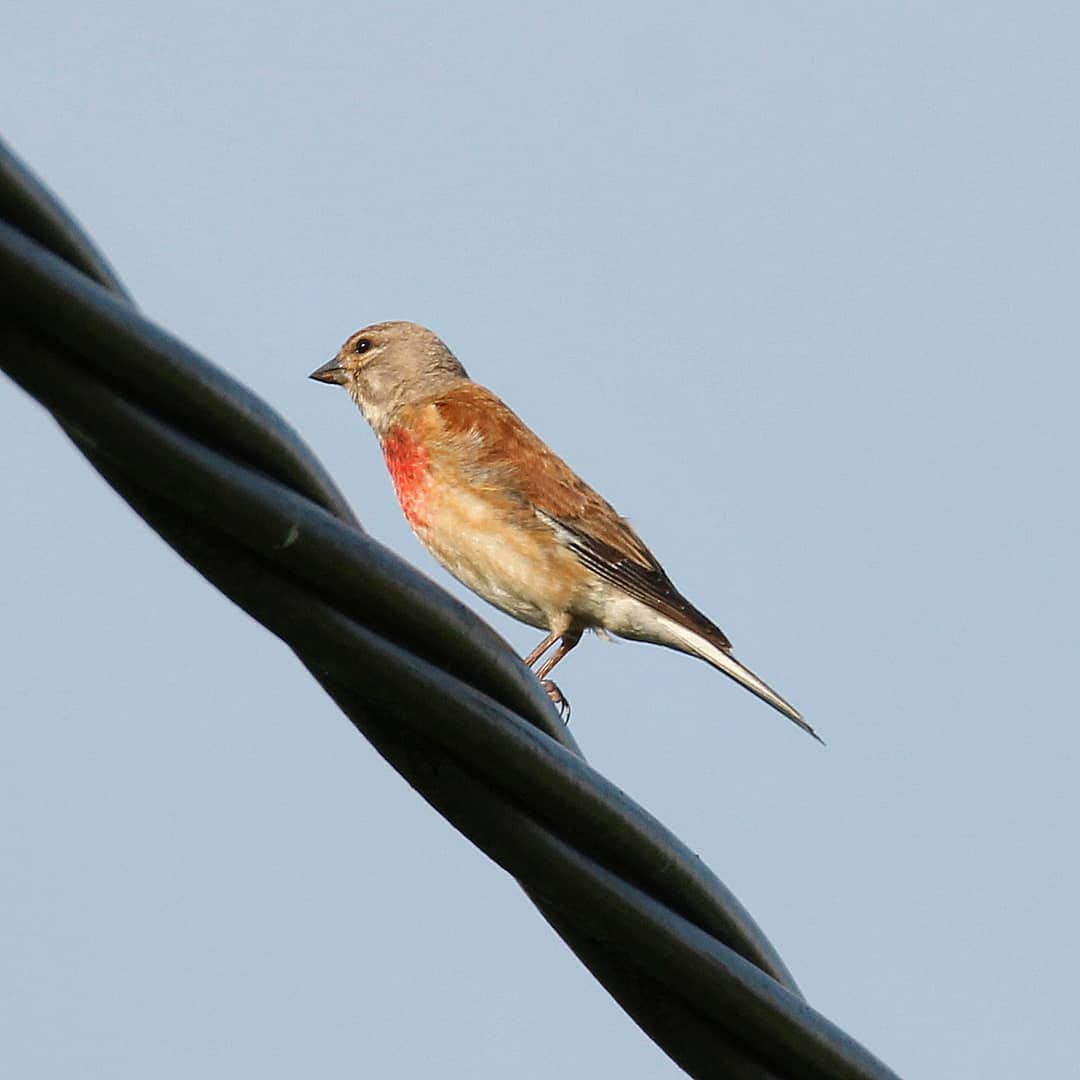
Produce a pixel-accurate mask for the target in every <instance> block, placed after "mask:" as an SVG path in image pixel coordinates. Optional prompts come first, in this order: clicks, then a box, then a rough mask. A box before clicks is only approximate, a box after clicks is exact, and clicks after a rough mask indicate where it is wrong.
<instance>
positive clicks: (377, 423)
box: [310, 322, 468, 438]
mask: <svg viewBox="0 0 1080 1080" xmlns="http://www.w3.org/2000/svg"><path fill="white" fill-rule="evenodd" d="M310 378H312V379H315V380H316V381H318V382H324V383H337V384H338V385H339V386H343V387H345V389H346V390H348V391H349V394H350V396H351V397H352V399H353V400H354V401H355V402H356V404H357V405H359V406H360V411H361V412H362V413H363V414H364V417H365V418H366V419H367V421H368V423H369V424H371V426H372V428H374V430H375V434H376V435H378V436H379V437H380V438H381V437H382V435H383V434H384V433H385V432H386V431H387V430H388V428H389V427H391V426H392V423H393V418H394V415H395V413H396V412H397V411H398V410H399V409H400V408H401V407H402V406H404V405H410V404H412V403H413V402H416V401H422V400H424V399H425V398H429V397H435V396H436V395H438V394H440V393H443V392H444V391H446V390H449V389H451V388H452V387H453V386H454V385H455V384H456V383H459V382H461V381H462V380H463V379H467V378H468V376H467V375H466V374H465V369H464V368H463V367H462V366H461V364H460V363H458V361H457V358H456V357H455V356H454V354H453V353H452V352H451V351H450V350H449V349H448V348H447V347H446V346H445V345H444V344H443V342H442V341H441V340H440V339H439V338H438V337H436V336H435V334H433V333H432V332H431V331H430V330H427V329H425V328H424V327H423V326H418V325H417V324H416V323H410V322H384V323H376V324H375V325H374V326H367V327H365V328H364V329H363V330H357V331H356V333H355V334H353V335H352V336H351V337H350V338H349V339H348V340H347V341H346V342H345V344H344V345H342V346H341V348H340V349H339V350H338V353H337V355H336V356H335V357H334V358H333V359H332V360H331V361H330V362H329V363H326V364H323V366H322V367H321V368H319V369H318V370H316V371H313V372H312V373H311V376H310Z"/></svg>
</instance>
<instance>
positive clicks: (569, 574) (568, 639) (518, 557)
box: [309, 322, 822, 742]
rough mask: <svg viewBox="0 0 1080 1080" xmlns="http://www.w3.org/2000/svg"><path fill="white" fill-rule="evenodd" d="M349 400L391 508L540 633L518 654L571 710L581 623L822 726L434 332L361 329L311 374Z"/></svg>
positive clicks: (452, 567)
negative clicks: (685, 657) (569, 670)
mask: <svg viewBox="0 0 1080 1080" xmlns="http://www.w3.org/2000/svg"><path fill="white" fill-rule="evenodd" d="M309 377H310V378H312V379H314V380H316V381H317V382H322V383H329V384H331V385H339V386H342V387H344V389H345V390H347V391H348V393H349V396H350V397H351V398H352V399H353V401H354V402H355V403H356V404H357V405H358V406H359V408H360V411H361V413H363V415H364V418H365V419H366V420H367V422H368V423H369V424H370V425H371V428H372V430H373V431H374V433H375V436H376V438H377V439H378V441H379V445H380V447H381V448H382V452H383V456H384V458H385V460H386V465H387V467H388V469H389V472H390V477H391V479H392V481H393V485H394V489H395V491H396V493H397V497H398V501H399V502H400V504H401V509H402V511H403V513H404V515H405V518H406V519H407V521H408V523H409V525H410V526H411V527H412V530H413V532H414V533H415V534H416V536H417V537H418V538H419V540H420V541H421V543H423V545H424V546H425V547H426V548H427V549H428V551H429V552H430V553H431V554H432V555H433V556H434V557H435V559H436V560H437V561H438V562H439V563H441V564H442V565H443V566H444V567H445V568H446V569H447V570H448V571H449V572H450V573H451V574H452V575H453V576H454V577H455V578H457V579H458V580H459V581H460V582H462V584H464V585H465V586H467V587H468V588H469V589H471V590H472V591H473V592H474V593H477V594H478V595H479V596H481V597H483V599H485V600H487V601H488V602H489V603H491V604H493V605H494V606H495V607H496V608H498V609H499V610H501V611H503V612H505V613H506V614H507V615H510V616H512V617H513V618H515V619H518V620H520V621H521V622H523V623H526V624H528V625H530V626H533V627H535V628H537V629H540V630H544V631H546V636H545V637H544V639H543V640H542V641H541V642H540V643H539V644H538V645H537V647H536V648H535V649H533V651H532V652H531V653H529V655H528V656H526V657H524V662H525V664H526V665H527V666H528V667H529V668H532V669H534V670H535V674H536V676H537V678H538V679H539V680H540V681H541V683H542V684H543V686H544V689H545V690H546V691H547V692H548V695H549V696H550V697H551V699H552V701H553V702H554V703H555V705H556V706H557V707H558V708H559V710H560V712H562V713H563V715H564V717H565V718H566V719H568V718H569V702H568V701H567V700H566V698H565V696H564V695H563V694H562V692H561V690H560V689H559V687H558V686H557V685H556V684H555V683H554V682H552V681H551V679H550V678H549V676H550V674H551V672H552V670H553V669H554V668H555V666H556V665H557V664H559V663H560V662H561V661H562V660H563V659H565V657H566V655H567V654H568V653H569V652H570V651H571V650H572V649H573V648H574V647H575V646H576V645H577V644H578V642H579V641H580V640H581V637H582V634H583V633H584V632H585V631H586V630H592V631H594V632H596V633H597V634H599V635H601V636H602V637H607V636H608V635H611V634H614V635H615V636H616V637H620V638H625V639H629V640H632V641H644V642H651V643H653V644H656V645H663V646H666V647H668V648H670V649H675V650H678V651H679V652H683V653H687V654H689V655H691V656H696V657H699V658H700V659H702V660H705V661H706V662H708V663H709V664H711V665H712V666H713V667H715V668H718V669H719V670H720V671H722V672H723V673H724V674H725V675H727V676H729V677H730V678H732V679H734V680H735V682H737V683H739V684H740V685H742V686H743V687H745V688H746V689H747V690H749V691H750V692H751V693H752V694H755V695H757V697H759V698H761V700H762V701H765V702H767V703H768V704H769V705H771V706H772V707H773V708H774V709H776V710H777V711H778V712H780V713H781V714H783V715H784V716H786V717H787V718H788V719H789V720H791V721H793V722H794V723H795V724H797V725H798V726H799V727H800V728H802V729H803V730H804V731H806V732H808V733H809V734H810V735H812V736H813V737H814V738H815V739H817V740H818V742H821V741H822V740H821V738H820V737H819V736H818V735H817V733H816V732H815V731H814V729H813V728H812V727H811V726H810V725H809V724H808V723H807V722H806V721H805V720H804V719H803V717H802V715H801V714H800V713H799V712H798V710H797V709H795V708H794V707H793V706H792V705H790V704H788V702H787V701H785V700H784V699H783V698H782V697H781V696H780V695H779V694H778V693H777V692H776V691H775V690H773V689H772V688H771V687H770V686H768V685H767V684H766V683H765V682H764V681H763V680H762V679H760V678H759V677H758V676H757V675H755V674H754V672H753V671H751V670H750V669H749V668H748V667H747V666H746V665H745V664H742V663H741V662H740V661H738V660H736V659H735V657H734V655H733V654H732V647H731V642H730V641H729V640H728V637H727V635H726V634H725V633H724V632H723V631H722V630H721V629H720V628H719V627H718V626H716V624H715V623H713V622H712V621H711V620H710V619H709V618H707V617H706V616H705V615H703V614H702V613H701V612H700V611H698V609H697V608H695V607H694V606H693V605H692V604H691V603H690V602H689V601H688V600H687V599H686V598H685V597H684V596H683V595H682V594H681V593H680V592H679V591H678V590H677V589H676V588H675V586H674V585H673V584H672V582H671V579H670V578H669V577H668V575H667V573H666V572H665V571H664V569H663V567H662V566H661V565H660V563H659V561H658V560H657V558H656V556H655V555H653V553H652V552H651V551H650V550H649V549H648V548H647V547H646V546H645V544H644V542H643V541H642V540H641V538H640V537H639V536H638V534H637V532H635V530H634V528H633V527H632V526H631V525H630V523H629V522H628V521H627V520H626V519H625V518H623V517H621V516H620V515H619V514H618V513H616V511H615V509H614V508H613V507H612V506H611V504H610V503H608V502H607V501H606V500H605V499H604V498H602V497H601V496H600V495H598V494H597V493H596V491H594V490H593V489H592V488H591V487H590V486H589V485H588V484H586V483H585V481H584V480H582V479H581V478H580V477H579V476H578V475H577V474H576V473H575V472H574V471H573V470H572V469H571V468H570V467H569V466H568V465H567V464H566V463H565V462H564V461H563V460H562V459H561V458H560V457H558V456H557V455H556V454H555V452H554V451H553V450H551V449H550V448H549V447H548V446H547V444H546V443H545V442H544V441H543V440H542V439H541V438H540V437H539V436H538V435H536V434H535V433H534V432H533V431H532V430H531V429H530V428H529V427H527V426H526V424H525V423H524V422H523V421H522V420H521V419H520V418H519V417H518V416H517V415H516V414H515V413H514V412H512V411H511V410H510V408H509V407H508V406H507V405H506V404H504V403H503V401H502V400H501V399H500V398H498V397H497V396H496V395H495V394H494V393H493V392H492V391H491V390H489V389H487V388H486V387H484V386H482V385H481V384H480V383H477V382H474V381H473V380H472V379H470V378H469V376H468V374H467V373H466V371H465V368H464V367H463V366H462V364H461V363H460V362H459V361H458V359H457V357H455V356H454V354H453V353H452V352H451V351H450V349H449V348H448V347H447V346H446V345H445V344H444V343H443V341H442V340H441V339H440V338H439V337H438V336H436V335H435V334H434V333H433V332H432V331H431V330H428V329H427V328H426V327H423V326H420V325H419V324H417V323H412V322H381V323H375V324H374V325H372V326H367V327H365V328H364V329H362V330H357V331H356V332H355V333H354V334H352V335H351V336H350V337H349V338H348V339H347V340H346V341H345V343H344V344H343V345H342V346H341V348H340V349H339V350H338V352H337V353H336V354H335V355H334V356H333V358H332V359H331V360H329V361H328V362H327V363H325V364H323V365H322V366H321V367H319V368H317V369H316V370H315V371H313V372H312V373H311V375H310V376H309Z"/></svg>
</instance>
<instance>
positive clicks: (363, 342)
mask: <svg viewBox="0 0 1080 1080" xmlns="http://www.w3.org/2000/svg"><path fill="white" fill-rule="evenodd" d="M354 348H355V349H356V351H357V352H367V351H368V349H370V348H371V341H370V340H369V339H368V338H366V337H362V338H361V339H360V340H359V341H358V342H357V343H356V345H355V346H354Z"/></svg>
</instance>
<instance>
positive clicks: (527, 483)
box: [428, 383, 730, 648]
mask: <svg viewBox="0 0 1080 1080" xmlns="http://www.w3.org/2000/svg"><path fill="white" fill-rule="evenodd" d="M428 407H429V408H430V407H433V408H434V410H435V411H436V412H437V414H438V417H439V420H440V421H441V424H440V425H439V426H440V427H441V429H442V433H443V434H444V435H445V436H446V437H447V444H448V446H461V447H467V448H468V449H467V457H466V460H464V461H463V462H462V464H463V465H464V466H465V468H466V470H467V471H468V472H469V474H470V476H471V479H472V480H473V481H474V482H476V483H481V484H485V485H491V486H493V487H497V488H498V489H499V490H501V491H503V492H506V493H508V494H510V495H511V496H512V497H514V498H516V499H518V500H520V501H521V502H522V503H523V504H526V505H527V506H528V508H529V509H530V510H531V511H532V512H533V513H534V514H535V515H536V516H537V519H538V520H539V521H542V522H546V523H547V524H548V525H549V526H550V527H552V528H555V529H556V530H557V531H558V532H560V533H561V535H562V538H563V541H564V543H565V544H566V545H567V547H568V548H569V549H570V550H571V551H572V552H573V553H574V555H575V556H576V557H577V558H578V560H579V561H580V562H581V563H582V565H583V566H585V567H587V568H588V569H589V570H591V571H592V572H593V573H594V574H596V575H597V576H598V577H600V578H603V579H604V580H605V581H607V582H610V583H611V584H612V585H615V586H617V587H618V588H620V589H623V590H624V591H625V592H626V593H628V594H629V595H630V596H633V597H634V598H635V599H637V600H640V601H641V602H642V603H645V604H648V605H649V606H650V607H653V608H655V609H656V610H657V611H659V612H661V613H663V614H665V615H667V616H668V617H670V618H672V619H674V620H675V621H676V622H678V623H681V624H683V625H685V626H689V627H692V628H693V629H695V630H697V631H698V632H699V633H702V634H703V635H704V636H706V637H707V638H708V639H709V640H711V641H713V642H714V643H715V644H716V645H717V646H719V647H720V648H730V642H729V641H728V639H727V637H726V636H725V635H724V633H723V631H722V630H720V628H719V627H717V626H716V625H714V624H713V623H712V622H711V621H710V620H709V619H708V618H706V616H704V615H703V614H702V613H701V612H700V611H698V610H697V608H695V607H694V606H693V605H692V604H691V603H690V602H689V601H688V600H687V599H686V598H685V597H684V596H682V595H681V594H680V593H679V591H678V589H676V588H675V586H674V585H673V584H672V583H671V580H670V579H669V578H668V576H667V574H665V573H664V570H663V568H662V567H661V566H660V563H659V562H658V561H657V560H656V557H655V556H654V555H653V554H652V552H651V551H649V549H648V548H647V547H646V546H645V544H644V543H643V542H642V540H641V538H640V537H639V536H638V535H637V533H636V532H634V530H633V528H632V527H631V525H630V523H629V522H628V521H626V519H625V518H622V517H620V516H619V515H618V514H617V513H616V512H615V509H614V508H613V507H612V506H611V504H610V503H609V502H607V500H606V499H604V498H602V497H601V496H600V495H598V494H597V493H596V492H595V491H593V489H592V488H591V487H589V485H588V484H586V483H585V481H584V480H582V479H581V478H580V477H579V476H578V475H577V474H576V473H574V471H573V470H572V469H571V468H570V467H569V466H568V465H567V464H566V463H565V462H564V461H563V460H562V459H561V458H560V457H558V456H557V455H556V454H554V453H552V452H551V450H549V449H548V447H547V446H546V445H545V444H544V442H543V441H542V440H541V439H540V438H539V437H538V436H537V435H535V434H534V433H533V432H532V431H531V430H530V429H529V428H528V427H526V426H525V424H524V423H523V422H522V421H521V419H520V418H519V417H518V416H517V415H516V414H515V413H513V412H512V411H511V410H510V409H509V408H507V406H506V405H505V404H504V403H503V402H502V401H501V400H500V399H499V398H498V397H496V396H495V395H494V394H493V393H492V392H491V391H490V390H487V389H485V388H484V387H482V386H479V385H478V384H476V383H466V384H464V385H462V386H459V387H458V388H456V389H454V390H452V391H450V392H449V393H448V394H445V395H443V396H442V397H440V398H438V399H436V400H434V401H432V402H430V403H429V405H428Z"/></svg>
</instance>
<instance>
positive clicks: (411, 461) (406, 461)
mask: <svg viewBox="0 0 1080 1080" xmlns="http://www.w3.org/2000/svg"><path fill="white" fill-rule="evenodd" d="M383 454H384V455H385V457H386V466H387V468H388V469H389V470H390V477H391V479H392V480H393V481H394V490H395V491H396V492H397V497H398V502H400V503H401V509H402V510H403V511H404V513H405V517H406V518H407V519H408V521H409V524H410V525H413V526H417V525H426V524H427V518H426V516H425V514H424V507H425V504H426V503H427V495H428V488H429V486H430V476H431V474H430V466H431V457H430V455H429V454H428V452H427V450H426V449H425V448H424V447H423V446H421V444H420V443H419V442H418V441H417V440H416V439H414V438H413V436H412V435H411V434H410V433H409V432H408V431H407V430H406V429H405V428H403V427H396V428H393V429H392V430H391V431H390V432H389V434H388V435H387V436H386V439H385V440H384V441H383Z"/></svg>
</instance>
